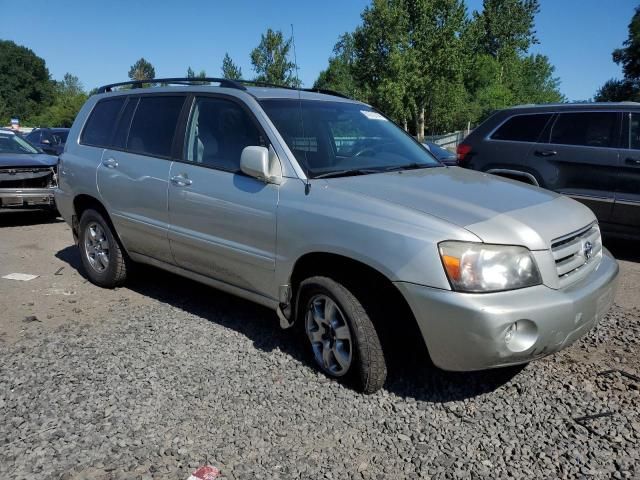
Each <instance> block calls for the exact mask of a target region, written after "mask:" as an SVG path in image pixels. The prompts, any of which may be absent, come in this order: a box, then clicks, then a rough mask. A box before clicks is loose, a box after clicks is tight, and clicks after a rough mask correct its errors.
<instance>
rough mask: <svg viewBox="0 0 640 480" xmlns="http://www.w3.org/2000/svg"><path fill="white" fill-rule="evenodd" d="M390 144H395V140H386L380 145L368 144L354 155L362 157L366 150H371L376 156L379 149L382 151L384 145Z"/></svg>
mask: <svg viewBox="0 0 640 480" xmlns="http://www.w3.org/2000/svg"><path fill="white" fill-rule="evenodd" d="M388 145H394V143H393V142H384V143H381V144H379V145H373V146H367V147H364V148H361V149H360V150H358V151H357V152H356V153H355V154H354V155H353V156H354V157H360V156H362V155H364V154H365V153H366V152H371V153H373V155H372V156H375V154H376V153H378V152H379V151H381V150H382V149H383V148H384V147H386V146H388Z"/></svg>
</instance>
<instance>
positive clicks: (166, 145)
mask: <svg viewBox="0 0 640 480" xmlns="http://www.w3.org/2000/svg"><path fill="white" fill-rule="evenodd" d="M184 99H185V97H184V96H160V95H152V96H148V97H141V98H140V100H139V103H138V108H137V109H136V112H135V115H134V116H133V121H132V122H131V128H130V130H129V137H128V139H127V150H130V151H132V152H135V153H141V154H143V155H151V156H159V157H170V156H171V145H172V143H173V135H174V133H175V130H176V124H177V123H178V117H179V116H180V110H181V109H182V104H183V103H184Z"/></svg>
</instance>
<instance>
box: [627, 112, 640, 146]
mask: <svg viewBox="0 0 640 480" xmlns="http://www.w3.org/2000/svg"><path fill="white" fill-rule="evenodd" d="M625 116H627V114H625ZM629 120H630V124H629V148H633V149H634V150H640V113H632V114H631V115H629ZM625 143H626V142H625Z"/></svg>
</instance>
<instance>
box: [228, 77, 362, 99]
mask: <svg viewBox="0 0 640 480" xmlns="http://www.w3.org/2000/svg"><path fill="white" fill-rule="evenodd" d="M234 81H235V82H238V83H240V84H243V85H255V86H257V87H271V88H284V89H286V90H300V91H302V92H315V93H322V94H324V95H332V96H334V97H341V98H348V99H351V97H349V96H348V95H345V94H343V93H340V92H336V91H334V90H328V89H325V88H298V87H290V86H288V85H277V84H275V83H268V82H261V81H260V80H241V79H240V80H234Z"/></svg>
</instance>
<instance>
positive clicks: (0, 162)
mask: <svg viewBox="0 0 640 480" xmlns="http://www.w3.org/2000/svg"><path fill="white" fill-rule="evenodd" d="M57 170H58V157H54V156H52V155H47V154H45V153H43V152H42V150H39V149H38V148H36V147H34V146H33V145H31V144H30V143H29V142H28V141H26V140H25V139H24V138H22V137H21V136H19V135H16V134H15V133H14V132H12V131H10V130H0V209H9V208H11V209H15V208H35V209H47V210H50V211H51V212H56V209H55V201H54V198H53V193H54V189H55V188H56V186H57V184H58V172H57Z"/></svg>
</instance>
